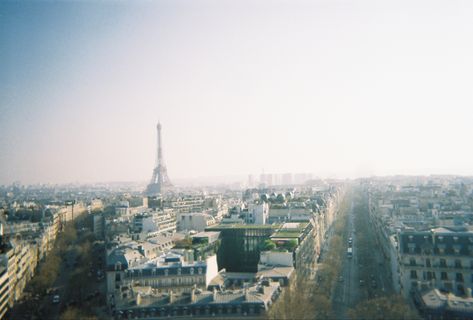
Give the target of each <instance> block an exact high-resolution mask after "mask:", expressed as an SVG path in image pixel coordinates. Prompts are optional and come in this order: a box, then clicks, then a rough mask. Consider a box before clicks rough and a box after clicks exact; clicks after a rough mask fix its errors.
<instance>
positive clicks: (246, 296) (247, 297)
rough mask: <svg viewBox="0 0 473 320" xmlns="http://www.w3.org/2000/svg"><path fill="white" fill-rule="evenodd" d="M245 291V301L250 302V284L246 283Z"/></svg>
mask: <svg viewBox="0 0 473 320" xmlns="http://www.w3.org/2000/svg"><path fill="white" fill-rule="evenodd" d="M244 286H245V287H244V289H243V292H244V293H245V301H248V300H249V298H250V295H249V294H248V284H246V283H245V285H244Z"/></svg>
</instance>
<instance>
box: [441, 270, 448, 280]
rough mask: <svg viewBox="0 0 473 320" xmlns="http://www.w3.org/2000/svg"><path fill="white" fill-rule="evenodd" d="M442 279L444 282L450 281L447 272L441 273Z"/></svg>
mask: <svg viewBox="0 0 473 320" xmlns="http://www.w3.org/2000/svg"><path fill="white" fill-rule="evenodd" d="M440 279H442V280H448V275H447V273H446V272H445V271H442V272H441V273H440Z"/></svg>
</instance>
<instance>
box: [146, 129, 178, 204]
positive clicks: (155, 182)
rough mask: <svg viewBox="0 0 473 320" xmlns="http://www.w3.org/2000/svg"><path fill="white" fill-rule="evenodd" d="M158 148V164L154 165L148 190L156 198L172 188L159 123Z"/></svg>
mask: <svg viewBox="0 0 473 320" xmlns="http://www.w3.org/2000/svg"><path fill="white" fill-rule="evenodd" d="M157 130H158V148H157V154H156V163H155V165H154V170H153V176H152V177H151V181H150V183H149V185H148V187H147V188H146V194H147V195H148V196H156V195H159V194H162V193H164V190H165V188H169V187H172V184H171V181H170V180H169V177H168V172H167V168H166V165H165V164H164V161H163V150H162V145H161V124H160V123H159V122H158V126H157Z"/></svg>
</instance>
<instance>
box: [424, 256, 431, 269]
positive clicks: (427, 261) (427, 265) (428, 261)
mask: <svg viewBox="0 0 473 320" xmlns="http://www.w3.org/2000/svg"><path fill="white" fill-rule="evenodd" d="M425 266H426V267H427V268H430V267H431V265H430V259H428V258H427V259H425Z"/></svg>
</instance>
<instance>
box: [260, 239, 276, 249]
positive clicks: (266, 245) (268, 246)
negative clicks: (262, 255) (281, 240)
mask: <svg viewBox="0 0 473 320" xmlns="http://www.w3.org/2000/svg"><path fill="white" fill-rule="evenodd" d="M275 248H276V244H275V243H274V242H273V241H272V240H269V239H267V240H264V242H263V243H262V244H261V251H271V250H274V249H275Z"/></svg>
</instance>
